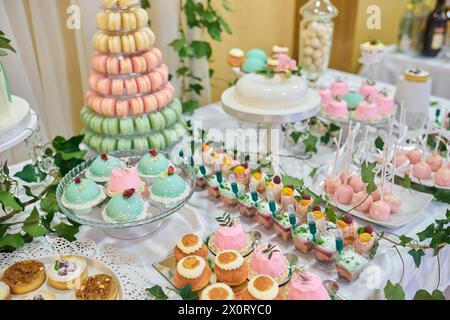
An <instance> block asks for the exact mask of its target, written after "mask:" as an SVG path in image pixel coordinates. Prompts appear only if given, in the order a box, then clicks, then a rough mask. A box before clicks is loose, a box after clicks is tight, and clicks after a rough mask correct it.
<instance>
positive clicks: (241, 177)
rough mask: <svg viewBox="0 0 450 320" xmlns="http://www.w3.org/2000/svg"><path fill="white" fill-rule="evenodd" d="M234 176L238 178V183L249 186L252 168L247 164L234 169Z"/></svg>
mask: <svg viewBox="0 0 450 320" xmlns="http://www.w3.org/2000/svg"><path fill="white" fill-rule="evenodd" d="M233 174H234V176H235V177H236V181H237V182H239V183H240V184H242V185H244V186H247V185H248V184H249V183H250V168H249V167H248V165H247V164H243V165H240V166H237V167H236V168H234V170H233Z"/></svg>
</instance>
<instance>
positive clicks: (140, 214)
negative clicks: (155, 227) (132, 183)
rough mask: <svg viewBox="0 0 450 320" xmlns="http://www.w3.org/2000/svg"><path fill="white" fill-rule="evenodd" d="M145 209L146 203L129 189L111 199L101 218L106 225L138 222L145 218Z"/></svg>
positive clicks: (146, 207)
mask: <svg viewBox="0 0 450 320" xmlns="http://www.w3.org/2000/svg"><path fill="white" fill-rule="evenodd" d="M147 209H148V205H147V203H146V202H145V201H142V200H141V199H140V198H139V197H138V196H136V192H135V190H134V189H131V190H126V191H125V192H124V193H123V194H119V195H116V196H114V197H112V198H111V200H109V202H108V204H107V205H106V207H105V209H104V210H103V212H102V217H103V220H105V221H106V222H108V223H124V222H133V221H139V220H143V219H145V218H147Z"/></svg>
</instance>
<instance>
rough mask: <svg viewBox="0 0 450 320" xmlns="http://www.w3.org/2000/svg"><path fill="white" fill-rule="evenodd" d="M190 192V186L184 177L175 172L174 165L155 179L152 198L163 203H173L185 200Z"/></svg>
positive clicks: (151, 193) (151, 190) (151, 191)
mask: <svg viewBox="0 0 450 320" xmlns="http://www.w3.org/2000/svg"><path fill="white" fill-rule="evenodd" d="M189 192H190V189H189V186H188V185H187V184H186V182H185V181H184V180H183V178H181V177H180V176H179V175H178V174H175V170H174V167H173V166H169V168H168V169H167V171H166V172H164V173H162V174H161V175H159V177H157V178H155V179H154V180H153V184H152V187H151V189H150V199H151V200H153V201H155V202H160V203H163V204H172V203H176V202H178V201H181V200H184V199H185V198H186V197H187V196H188V195H189Z"/></svg>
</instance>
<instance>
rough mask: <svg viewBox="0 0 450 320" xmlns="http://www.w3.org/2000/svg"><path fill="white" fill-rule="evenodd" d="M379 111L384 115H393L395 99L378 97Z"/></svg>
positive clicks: (383, 96)
mask: <svg viewBox="0 0 450 320" xmlns="http://www.w3.org/2000/svg"><path fill="white" fill-rule="evenodd" d="M377 105H378V111H379V112H380V113H382V114H391V113H393V112H394V111H395V104H394V98H393V97H389V96H385V95H383V94H379V95H378V96H377Z"/></svg>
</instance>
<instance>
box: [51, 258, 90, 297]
mask: <svg viewBox="0 0 450 320" xmlns="http://www.w3.org/2000/svg"><path fill="white" fill-rule="evenodd" d="M47 277H48V284H49V285H50V286H51V287H53V288H55V289H58V290H73V289H76V288H79V287H80V285H81V283H82V282H83V281H84V280H85V279H86V278H87V277H88V268H87V262H86V260H85V259H84V258H82V257H77V256H62V257H60V258H58V259H56V260H55V261H54V263H53V264H51V265H50V266H49V267H48V268H47Z"/></svg>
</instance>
